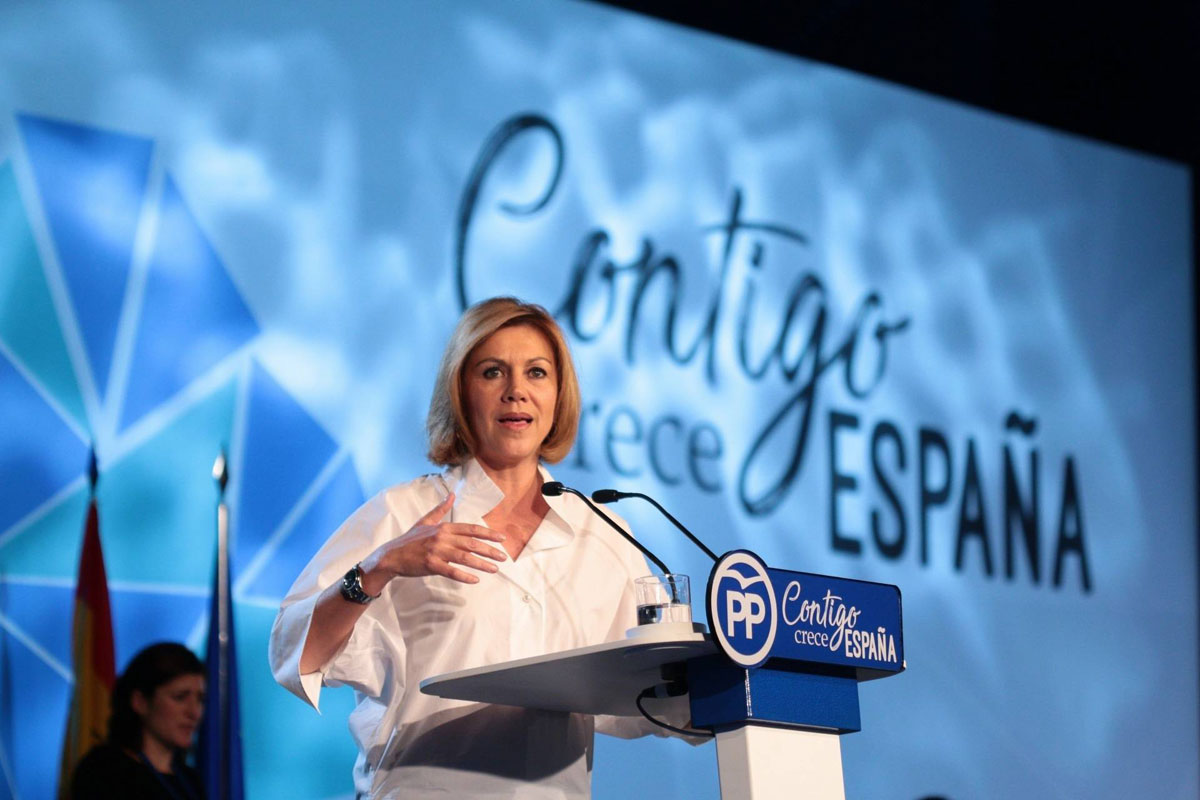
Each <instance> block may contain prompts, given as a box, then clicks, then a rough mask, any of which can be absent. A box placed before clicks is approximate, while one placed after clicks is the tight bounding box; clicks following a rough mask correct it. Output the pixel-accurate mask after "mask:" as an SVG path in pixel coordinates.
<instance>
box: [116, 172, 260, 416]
mask: <svg viewBox="0 0 1200 800" xmlns="http://www.w3.org/2000/svg"><path fill="white" fill-rule="evenodd" d="M142 302H143V306H142V317H141V321H140V323H139V325H138V336H137V344H136V345H135V348H134V352H133V364H132V369H131V372H130V380H129V387H128V389H127V390H126V394H125V406H124V408H123V409H122V410H121V428H122V429H125V428H127V427H128V426H129V425H130V424H131V423H133V422H136V421H137V420H139V419H140V418H141V417H142V415H144V414H145V413H146V412H147V411H149V410H150V409H152V408H154V407H156V406H158V405H160V404H161V403H163V402H164V401H166V400H167V399H169V398H171V397H172V396H174V395H175V393H176V392H178V391H179V390H180V389H182V388H183V387H184V386H186V385H187V384H188V383H190V382H191V381H193V380H194V379H196V378H198V377H199V376H201V375H203V374H204V373H205V372H206V371H207V370H208V369H209V368H210V367H212V366H213V365H215V364H217V363H218V362H220V361H221V360H222V359H224V358H225V357H226V356H228V355H230V354H231V353H233V352H234V351H235V350H237V349H238V348H239V347H241V346H242V345H244V344H245V343H246V342H249V341H250V340H251V339H253V338H254V337H255V336H257V335H258V323H256V322H255V321H254V318H253V317H252V316H251V315H250V310H249V309H248V308H247V307H246V304H245V302H243V300H242V297H241V295H240V294H238V291H237V287H235V286H234V285H233V282H232V281H231V280H230V279H229V273H227V272H226V271H225V267H224V266H223V265H222V264H221V260H220V258H219V257H218V256H217V253H216V251H215V250H213V247H212V244H211V243H210V242H209V241H208V238H207V237H206V236H205V235H204V233H203V232H202V231H201V230H200V227H199V226H198V225H197V224H196V218H195V217H194V216H193V215H192V212H191V211H190V210H188V207H187V206H186V205H185V204H184V202H183V197H182V195H181V194H180V192H179V187H178V186H176V184H175V181H174V180H173V179H172V178H171V177H170V176H167V177H166V179H165V180H164V181H163V194H162V203H161V205H160V207H159V217H158V231H157V235H156V239H155V246H154V254H153V255H152V256H151V258H150V265H149V272H148V275H147V278H146V294H145V297H144V298H143V301H142Z"/></svg>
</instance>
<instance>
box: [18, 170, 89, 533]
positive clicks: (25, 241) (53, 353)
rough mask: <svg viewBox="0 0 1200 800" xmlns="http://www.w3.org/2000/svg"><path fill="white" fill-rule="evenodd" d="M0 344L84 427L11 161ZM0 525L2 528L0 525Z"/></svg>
mask: <svg viewBox="0 0 1200 800" xmlns="http://www.w3.org/2000/svg"><path fill="white" fill-rule="evenodd" d="M0 342H2V343H3V344H4V347H6V348H7V349H8V353H9V354H10V355H11V356H12V357H13V358H15V359H16V360H17V361H19V362H21V363H22V364H24V365H25V367H26V369H28V370H29V371H30V372H32V373H34V374H35V375H37V376H38V381H39V383H40V384H41V387H42V389H43V390H44V391H45V392H46V393H47V394H49V395H50V396H51V397H52V398H54V400H55V401H56V402H57V403H58V405H59V406H60V408H61V409H62V411H63V412H64V413H66V414H67V415H69V416H70V417H71V419H72V420H74V422H75V423H76V424H77V425H78V426H79V427H80V429H83V430H86V429H87V415H86V414H85V412H84V410H83V398H82V397H81V396H80V394H79V386H78V385H77V384H76V382H75V370H74V368H73V367H72V366H71V358H70V356H68V355H67V345H66V342H64V341H63V337H62V332H61V331H60V330H59V327H58V319H57V316H56V315H55V313H54V302H53V300H51V298H50V288H49V287H48V286H47V285H46V274H45V269H44V268H43V266H42V259H41V256H39V255H38V251H37V243H36V242H35V241H34V238H33V231H32V230H31V229H30V227H29V219H28V217H26V216H25V208H24V207H23V206H22V205H21V196H20V194H19V193H18V190H17V179H16V175H15V174H14V172H13V167H12V162H6V163H5V164H4V165H3V166H0ZM0 527H3V526H2V525H0Z"/></svg>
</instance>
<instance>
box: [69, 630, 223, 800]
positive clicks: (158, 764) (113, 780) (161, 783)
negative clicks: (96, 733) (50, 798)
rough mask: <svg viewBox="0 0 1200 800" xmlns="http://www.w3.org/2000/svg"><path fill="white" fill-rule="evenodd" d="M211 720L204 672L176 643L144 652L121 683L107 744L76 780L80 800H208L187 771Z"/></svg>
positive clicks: (86, 758) (74, 787)
mask: <svg viewBox="0 0 1200 800" xmlns="http://www.w3.org/2000/svg"><path fill="white" fill-rule="evenodd" d="M203 714H204V665H203V664H201V663H200V660H199V659H197V658H196V656H195V654H193V653H192V651H191V650H188V649H187V648H186V647H184V646H183V645H181V644H176V643H174V642H162V643H159V644H153V645H150V646H149V647H147V648H145V649H144V650H142V651H141V652H139V653H138V654H137V655H136V656H134V657H133V660H132V661H130V662H129V666H127V667H126V668H125V672H124V673H122V675H121V677H119V678H117V684H116V687H115V688H114V689H113V696H112V716H111V717H109V721H108V740H107V741H106V742H105V743H104V744H101V745H97V746H96V747H93V748H92V749H91V750H89V751H88V753H87V755H85V756H84V757H83V760H82V761H80V762H79V766H77V767H76V768H75V774H74V776H73V777H72V779H71V797H72V798H73V800H99V799H100V798H118V797H119V798H128V799H129V800H160V798H162V799H163V800H203V798H204V788H203V787H202V786H201V784H200V778H199V776H198V775H197V774H196V771H195V770H194V769H192V768H191V767H189V766H188V765H187V764H186V763H184V756H185V754H186V753H187V750H188V748H190V747H191V746H192V736H193V735H194V734H195V732H196V728H197V727H198V726H199V725H200V718H201V717H202V716H203Z"/></svg>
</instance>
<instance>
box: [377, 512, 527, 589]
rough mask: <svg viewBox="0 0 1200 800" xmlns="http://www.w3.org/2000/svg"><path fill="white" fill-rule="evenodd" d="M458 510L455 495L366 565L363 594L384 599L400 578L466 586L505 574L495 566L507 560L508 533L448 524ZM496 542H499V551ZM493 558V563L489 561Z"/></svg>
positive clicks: (457, 523)
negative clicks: (486, 575)
mask: <svg viewBox="0 0 1200 800" xmlns="http://www.w3.org/2000/svg"><path fill="white" fill-rule="evenodd" d="M453 505H454V493H453V492H451V493H450V494H448V495H447V496H446V499H445V500H443V501H442V502H440V503H438V504H437V505H436V506H434V507H433V508H432V509H430V511H429V512H428V513H427V514H425V516H423V517H421V518H420V519H419V520H417V521H416V523H415V524H414V525H413V526H412V527H411V528H410V529H409V530H408V532H407V533H405V534H404V535H403V536H400V537H398V538H396V539H393V540H391V541H390V542H385V543H384V544H382V545H380V546H379V547H378V548H377V549H376V550H375V552H373V553H371V555H369V556H367V557H366V558H364V559H363V560H362V562H361V564H360V566H361V568H362V571H363V577H362V583H363V591H365V592H366V593H367V594H370V595H378V594H379V593H380V592H382V591H383V587H384V586H385V585H387V583H388V581H390V580H391V579H392V578H395V577H400V576H404V577H409V578H419V577H423V576H426V575H444V576H445V577H447V578H450V579H452V580H456V581H460V582H461V583H479V576H478V575H475V574H474V573H472V572H469V571H468V570H466V569H463V567H470V568H471V569H474V570H479V571H481V572H496V571H498V570H499V567H497V566H496V565H495V564H494V563H492V562H494V561H506V560H507V559H508V554H507V553H505V552H504V549H503V542H504V534H502V533H500V532H499V531H494V530H492V529H491V528H485V527H483V526H482V525H471V524H469V523H465V522H442V519H443V518H444V517H445V516H446V514H448V513H449V512H450V508H451V507H452V506H453ZM491 542H496V543H498V544H499V545H500V546H499V547H497V546H495V545H493V544H491ZM489 559H490V560H489Z"/></svg>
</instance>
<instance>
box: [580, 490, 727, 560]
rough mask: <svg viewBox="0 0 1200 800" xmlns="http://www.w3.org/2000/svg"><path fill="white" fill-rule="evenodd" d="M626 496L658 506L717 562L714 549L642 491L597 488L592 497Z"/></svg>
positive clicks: (612, 499) (613, 498)
mask: <svg viewBox="0 0 1200 800" xmlns="http://www.w3.org/2000/svg"><path fill="white" fill-rule="evenodd" d="M626 497H640V498H641V499H643V500H645V501H646V502H648V503H649V504H650V505H652V506H654V507H655V508H657V509H658V511H659V513H660V514H662V515H663V516H664V517H666V518H667V519H669V520H671V522H672V523H673V524H674V525H675V527H676V528H679V530H681V531H683V535H684V536H686V537H688V538H689V539H691V540H692V544H694V545H696V547H699V548H700V549H701V550H703V551H704V554H705V555H706V556H708V557H709V558H711V559H712V560H713V563H714V564H715V563H716V562H717V560H718V559H717V554H716V553H714V552H713V551H712V550H709V549H708V548H707V547H705V546H704V542H702V541H700V540H699V539H697V538H696V535H695V534H694V533H692V532H691V531H689V530H688V529H687V528H686V527H684V525H683V523H682V522H680V521H679V520H677V519H675V517H673V516H672V515H671V512H670V511H667V510H666V509H665V508H663V507H662V506H661V505H659V504H658V501H657V500H655V499H654V498H653V497H651V496H649V495H645V494H642V493H641V492H618V491H617V490H616V489H597V490H596V491H594V492H592V499H593V500H595V501H596V502H597V503H615V502H617V501H618V500H623V499H625V498H626Z"/></svg>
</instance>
